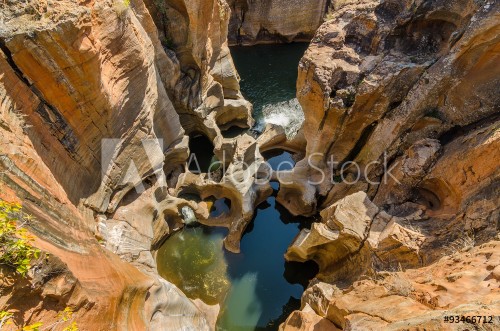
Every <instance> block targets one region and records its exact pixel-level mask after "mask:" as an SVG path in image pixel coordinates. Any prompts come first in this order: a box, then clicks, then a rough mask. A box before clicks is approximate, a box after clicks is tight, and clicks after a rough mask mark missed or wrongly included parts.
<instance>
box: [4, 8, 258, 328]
mask: <svg viewBox="0 0 500 331" xmlns="http://www.w3.org/2000/svg"><path fill="white" fill-rule="evenodd" d="M146 4H147V5H150V3H148V2H146ZM146 4H145V3H144V2H143V1H135V0H133V1H130V4H129V2H122V1H118V0H117V1H57V2H56V3H54V4H47V3H46V2H38V1H28V2H26V3H22V4H21V3H18V2H15V1H14V2H13V1H9V2H7V3H4V4H2V12H1V14H0V15H1V19H2V26H1V31H0V46H1V52H0V55H1V56H0V100H1V101H0V102H1V103H0V107H1V108H0V133H1V134H0V185H1V189H0V198H1V199H6V200H11V201H14V200H15V201H20V202H21V203H22V204H23V206H24V208H25V210H26V211H27V212H29V213H31V214H33V215H34V216H35V217H36V219H37V221H36V222H35V223H34V224H33V226H32V228H30V231H31V232H32V233H34V234H35V235H36V237H37V240H36V246H37V247H39V248H40V249H41V250H42V251H43V252H45V253H48V254H50V258H48V260H47V261H48V262H47V261H45V262H44V260H43V259H42V260H40V261H38V262H36V266H35V267H34V268H33V273H32V274H31V278H30V279H29V280H26V281H19V282H15V285H14V286H11V285H12V283H11V282H10V281H8V280H9V279H12V277H13V276H12V275H11V273H10V272H9V270H8V269H6V270H2V279H5V280H6V281H2V286H4V285H5V286H7V287H8V289H2V293H3V296H2V299H1V301H0V306H1V307H2V310H7V309H14V310H17V311H18V313H16V315H15V322H16V324H17V325H22V324H24V323H28V322H33V321H39V320H41V321H43V322H44V324H45V325H50V323H51V322H54V321H56V320H57V312H59V311H62V310H64V308H65V307H66V306H70V307H72V308H73V309H74V310H75V316H76V320H77V322H78V323H79V327H80V329H81V330H113V329H118V330H124V329H129V330H145V329H152V330H158V329H170V330H179V329H182V328H190V329H195V330H209V329H213V328H214V323H215V319H216V315H217V311H218V308H217V307H206V306H205V305H204V304H202V303H199V302H197V303H196V304H195V303H194V302H192V301H191V300H189V299H188V298H187V297H185V295H184V294H183V293H182V292H181V291H179V290H178V289H177V288H176V287H175V286H174V285H172V284H170V283H168V282H166V281H165V280H163V279H161V278H160V277H159V276H158V274H157V272H156V263H155V260H154V257H153V251H154V249H157V248H158V245H159V243H161V242H162V240H164V239H165V237H166V236H167V235H168V234H169V232H170V231H172V228H170V226H172V225H173V224H174V223H175V222H172V223H171V224H170V225H169V223H168V222H167V219H170V218H171V217H177V218H179V219H180V216H179V215H178V210H177V207H178V204H179V203H181V202H182V203H184V204H187V202H186V201H181V202H180V200H179V199H177V198H175V197H172V196H170V195H169V192H167V190H165V191H162V190H156V188H157V186H154V185H155V184H151V180H152V178H155V179H156V178H160V179H159V181H161V179H162V178H163V179H165V178H166V177H167V175H168V174H169V173H171V172H175V171H177V170H178V168H179V167H181V168H182V167H184V164H185V161H186V158H187V157H188V148H187V142H188V138H187V137H185V130H184V128H183V127H182V126H181V122H183V124H185V128H186V130H188V133H189V132H190V131H191V130H194V129H196V128H202V129H203V132H204V133H205V134H206V135H207V136H209V137H211V138H212V139H215V140H216V138H217V137H218V139H219V140H220V141H219V143H218V145H217V151H221V150H222V145H223V142H222V135H221V129H220V128H219V125H220V126H224V125H233V124H235V123H236V125H239V126H243V127H245V126H248V125H249V124H251V123H252V119H251V117H250V116H249V112H250V110H251V105H250V104H249V103H248V102H247V101H246V100H245V99H244V98H243V97H242V96H241V94H240V92H239V84H238V79H239V78H238V76H237V73H236V71H235V69H234V65H233V64H232V59H231V57H230V55H229V52H228V48H227V42H226V34H227V20H228V19H229V17H227V18H226V17H225V16H224V15H225V14H224V12H225V10H226V9H227V8H226V7H227V5H225V3H224V2H221V1H197V2H195V3H193V2H186V3H185V4H184V5H185V8H184V9H186V10H187V12H186V11H184V10H182V9H180V16H175V15H173V14H174V13H173V12H170V14H172V16H171V17H170V22H171V23H172V22H176V24H177V26H178V27H180V28H182V26H183V22H188V23H189V24H188V25H187V27H189V28H188V29H187V30H186V31H181V32H182V33H179V34H177V36H178V37H179V38H181V37H182V38H185V39H184V41H182V42H181V41H178V40H176V41H175V42H176V43H177V45H176V46H177V47H176V51H175V52H174V51H173V50H172V49H168V47H166V46H165V40H160V39H161V38H160V37H161V36H159V35H158V31H161V29H160V28H159V27H158V26H157V25H156V24H155V21H154V18H153V17H152V15H153V16H154V15H155V14H156V11H155V10H154V9H155V8H152V7H147V6H146ZM172 5H173V6H175V7H176V8H177V9H179V6H178V5H179V4H178V3H177V2H175V1H172ZM200 10H202V11H203V12H204V13H208V12H210V13H211V14H212V15H207V16H203V17H200V16H199V15H198V12H199V11H200ZM155 18H156V16H155ZM207 31H208V33H207ZM162 41H163V42H164V44H162ZM170 46H171V47H172V45H170ZM176 52H177V53H176ZM227 104H229V105H227ZM226 106H227V107H230V109H233V108H237V109H238V111H234V113H236V115H232V114H229V115H228V114H224V112H225V111H226V110H227V109H224V107H226ZM231 107H233V108H231ZM179 114H181V115H179ZM184 115H186V116H187V117H186V116H184ZM222 115H223V116H222ZM219 117H220V118H219ZM189 118H193V119H195V120H194V121H193V123H194V124H195V125H194V126H191V125H189V123H190V120H189ZM186 123H187V124H186ZM108 138H112V139H116V141H117V143H111V144H108V145H107V144H106V139H108ZM144 141H152V142H153V143H152V144H151V145H144ZM131 161H133V164H134V166H135V170H136V175H134V176H132V177H130V176H129V177H127V176H128V175H127V174H128V172H127V168H128V166H129V164H131ZM125 179H127V180H126V181H125ZM124 183H125V184H124ZM142 184H144V185H145V187H144V186H143V187H144V191H142V192H139V193H137V191H136V187H137V185H141V186H142ZM170 193H171V192H170ZM194 207H197V206H194ZM246 208H251V206H250V207H246ZM249 217H251V215H250V216H249ZM178 222H180V220H178ZM40 268H41V269H40ZM37 270H42V271H43V272H44V273H40V272H38V271H37ZM37 272H38V274H37ZM45 273H46V274H45ZM41 275H43V277H42V276H41ZM19 284H20V285H19ZM23 284H24V285H23ZM21 285H23V286H21ZM29 288H31V290H28V289H29ZM4 290H5V292H4ZM4 294H5V295H4Z"/></svg>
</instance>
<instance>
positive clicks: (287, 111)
mask: <svg viewBox="0 0 500 331" xmlns="http://www.w3.org/2000/svg"><path fill="white" fill-rule="evenodd" d="M268 123H270V124H275V125H279V126H281V127H283V128H284V129H285V133H286V136H287V137H288V138H289V139H291V138H293V137H294V136H295V135H296V134H297V132H298V131H299V129H300V127H301V126H302V123H304V112H303V111H302V107H301V106H300V104H299V101H298V100H297V98H294V99H291V100H288V101H283V102H277V103H273V104H267V105H264V106H263V107H262V117H261V118H259V119H257V124H256V126H255V129H256V130H257V131H259V132H262V131H263V130H264V128H265V126H266V124H268Z"/></svg>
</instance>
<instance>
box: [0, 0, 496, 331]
mask: <svg viewBox="0 0 500 331" xmlns="http://www.w3.org/2000/svg"><path fill="white" fill-rule="evenodd" d="M0 8H1V11H0V22H1V23H0V185H1V189H0V198H1V199H5V200H9V201H20V202H22V204H23V206H24V208H25V210H26V211H27V212H28V213H31V214H33V215H34V216H35V217H36V221H34V222H33V223H32V224H31V225H30V227H29V231H30V232H31V233H33V234H34V235H35V236H36V241H35V245H36V247H38V248H39V249H41V250H42V252H43V254H42V256H41V257H40V258H39V259H38V260H36V261H35V262H34V263H33V268H32V269H31V272H30V275H29V277H28V278H26V279H24V278H23V279H21V278H19V277H18V276H16V275H15V274H14V273H13V272H12V270H11V269H10V268H8V267H4V266H2V267H1V268H0V290H1V291H2V297H1V298H0V307H2V310H3V309H15V310H16V311H17V313H16V316H15V323H16V324H17V325H18V326H21V325H22V324H24V323H28V322H32V321H37V320H42V321H44V322H45V323H47V324H50V323H51V322H53V321H56V320H57V318H58V317H57V312H58V311H61V310H63V309H64V308H65V307H67V306H70V307H72V308H73V309H74V310H75V316H76V318H77V320H78V321H79V324H80V326H81V329H82V330H115V329H116V330H125V329H130V330H147V329H149V330H159V329H162V330H180V329H189V330H210V329H214V328H215V325H214V324H215V320H216V315H217V313H218V309H219V308H218V307H217V306H208V305H206V304H204V303H203V302H201V301H200V300H191V299H188V298H187V297H186V296H185V295H184V294H183V293H182V292H181V291H180V290H179V289H177V288H176V287H175V286H174V285H173V284H170V283H169V282H167V281H165V280H164V279H162V278H161V277H159V276H158V273H157V269H156V262H155V252H156V250H157V249H158V248H159V247H160V246H161V244H162V243H163V242H164V240H165V239H166V238H167V237H168V235H169V234H170V233H172V232H173V231H175V230H178V229H179V228H181V227H182V226H183V219H182V213H181V210H182V209H183V208H185V210H192V211H193V213H194V215H195V216H196V218H197V219H198V220H199V221H200V222H201V223H203V224H207V225H214V226H224V227H227V228H228V229H229V234H228V236H227V237H226V238H225V240H224V244H225V247H226V248H227V249H228V250H230V251H233V252H238V251H239V241H240V238H241V235H242V234H243V232H244V230H245V228H246V227H247V225H248V224H249V222H250V221H251V219H252V215H253V212H254V209H255V207H256V205H258V204H259V203H260V202H262V201H264V200H265V199H266V198H267V197H268V196H269V195H270V194H271V188H270V186H269V185H268V184H267V183H266V182H265V181H262V179H265V178H268V177H269V176H270V172H269V169H267V167H266V166H265V165H264V159H263V157H262V155H261V152H264V151H268V150H272V149H283V150H288V151H291V152H293V153H295V157H302V160H301V161H299V162H298V163H297V164H296V166H295V168H294V169H293V170H291V171H282V172H280V173H279V174H275V175H274V177H272V178H273V179H276V180H279V181H280V190H279V193H278V196H277V201H278V202H279V203H280V204H282V205H283V206H285V207H286V208H287V209H288V210H290V211H291V212H292V213H293V214H296V215H305V216H313V215H318V214H319V215H320V218H319V219H318V221H317V222H315V223H313V225H312V226H311V229H304V230H302V231H301V232H300V234H299V235H298V236H297V238H296V239H295V240H294V242H293V243H292V244H291V246H290V248H289V249H288V251H287V253H286V258H287V259H288V260H290V261H306V260H314V261H316V262H317V264H318V265H319V268H320V269H319V273H318V275H317V276H316V279H315V280H313V281H312V282H311V283H310V286H309V288H308V289H307V290H306V292H305V293H304V296H303V298H302V306H301V310H300V311H295V312H293V313H292V314H291V315H290V317H289V318H288V320H287V321H286V322H285V323H284V324H283V325H281V327H280V329H281V330H314V329H316V330H318V329H320V330H337V329H347V330H359V329H388V330H401V329H408V328H413V327H415V328H416V327H424V328H428V329H442V328H446V327H448V325H444V324H443V316H445V315H448V314H451V315H467V314H475V315H477V313H478V312H480V315H496V316H498V315H499V310H500V308H499V306H498V297H499V293H498V281H499V280H500V278H499V277H500V276H499V274H500V272H499V270H498V269H499V268H498V264H499V256H498V248H499V247H498V229H499V226H498V221H499V218H500V216H499V210H498V206H499V205H500V194H499V193H500V192H499V188H500V185H499V180H500V172H499V169H500V167H498V163H499V160H500V152H499V151H500V148H499V147H500V146H499V145H500V132H499V128H498V126H499V105H500V99H499V98H500V93H499V92H500V90H499V86H500V82H499V77H500V75H499V73H500V67H499V66H498V63H499V62H500V59H499V54H500V52H499V51H500V23H499V22H500V3H499V2H498V1H490V0H479V1H475V0H453V1H445V0H436V1H424V0H403V1H400V0H347V1H333V2H331V1H326V0H318V1H314V0H306V1H278V0H271V1H240V0H227V1H226V0H196V1H194V0H144V1H141V0H131V1H128V0H95V1H85V0H79V1H75V0H60V1H37V0H26V1H23V2H19V1H16V0H6V1H3V3H1V4H0ZM328 8H329V9H330V10H331V13H330V14H329V15H328V21H327V22H325V23H324V24H322V25H321V26H320V27H319V29H318V30H317V31H315V30H316V29H317V28H318V26H319V25H320V23H321V22H322V20H323V18H324V16H325V13H326V11H327V9H328ZM283 18H287V19H286V20H284V19H283ZM228 35H229V38H230V40H229V42H230V43H234V44H236V43H243V44H255V43H264V42H277V41H280V42H282V41H283V42H290V41H301V40H309V39H311V37H312V43H311V45H310V47H309V49H308V51H307V52H306V54H305V55H304V57H303V59H302V60H301V62H300V65H299V78H298V82H297V89H298V91H297V98H298V100H299V102H300V104H301V106H302V108H303V110H304V113H305V122H304V125H303V127H302V129H301V130H300V132H298V133H297V134H296V135H295V136H294V138H293V139H291V140H290V139H288V137H287V134H286V132H285V130H284V129H283V128H280V127H277V126H273V125H268V126H267V127H266V130H265V131H264V133H263V134H262V135H261V136H260V137H258V138H257V139H256V138H254V137H252V136H251V135H249V134H247V133H246V132H245V131H246V129H247V128H249V127H251V126H252V125H253V119H252V117H251V111H252V106H251V104H250V103H249V102H248V101H247V100H245V99H244V97H243V96H242V94H241V92H240V86H239V77H238V74H237V72H236V69H235V67H234V64H233V61H232V59H231V56H230V52H229V49H228V43H229V42H228V39H227V36H228ZM313 35H314V36H313ZM235 128H237V130H240V131H239V134H237V135H236V137H234V136H232V135H231V134H228V132H229V131H232V130H233V129H235ZM197 135H202V136H205V137H207V138H208V139H209V140H210V141H211V142H212V143H213V153H214V160H219V162H218V163H219V166H220V167H219V168H218V169H217V170H216V171H213V172H212V171H208V172H207V173H196V172H195V171H190V170H189V168H188V166H187V161H188V159H189V157H190V145H189V142H190V139H191V138H194V137H195V136H197ZM190 196H191V197H192V196H195V197H196V198H190ZM212 198H215V199H219V198H227V199H229V200H230V202H231V206H230V210H229V212H228V213H227V214H223V215H221V216H219V217H216V218H210V217H209V208H208V202H207V200H209V199H212ZM188 207H189V208H188ZM186 208H188V209H186ZM443 256H444V257H443Z"/></svg>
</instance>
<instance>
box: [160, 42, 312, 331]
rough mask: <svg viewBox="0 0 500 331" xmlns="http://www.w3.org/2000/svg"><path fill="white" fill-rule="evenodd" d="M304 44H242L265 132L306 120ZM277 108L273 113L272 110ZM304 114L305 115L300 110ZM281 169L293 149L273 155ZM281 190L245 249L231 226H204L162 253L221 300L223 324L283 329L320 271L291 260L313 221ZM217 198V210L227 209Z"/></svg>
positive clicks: (168, 273)
mask: <svg viewBox="0 0 500 331" xmlns="http://www.w3.org/2000/svg"><path fill="white" fill-rule="evenodd" d="M305 49H306V46H305V45H302V44H291V45H273V46H267V45H266V46H253V47H249V48H243V47H236V48H233V49H232V50H231V53H232V55H233V58H234V61H235V64H236V67H237V69H238V72H239V73H240V76H241V78H242V81H241V89H242V92H243V94H244V95H245V97H246V98H247V99H248V100H250V101H251V102H252V103H253V104H254V116H255V117H256V119H257V123H258V124H257V128H256V129H257V130H258V129H259V128H262V127H263V126H264V123H265V122H272V121H276V122H279V121H281V122H280V123H276V124H284V125H288V129H289V130H291V131H293V130H295V129H294V128H292V129H290V127H291V126H294V125H295V126H297V125H300V121H301V110H300V106H298V107H299V108H297V105H296V104H295V101H294V97H295V81H296V78H297V66H298V62H299V60H300V57H301V56H302V54H303V52H304V51H305ZM270 109H271V111H270ZM297 113H298V114H297ZM265 156H266V157H267V159H268V162H269V164H270V165H271V166H272V167H273V168H274V169H276V168H277V167H278V165H279V164H280V163H282V162H285V163H283V165H282V166H281V167H280V169H281V170H285V169H286V168H287V167H288V168H291V167H292V166H293V164H294V162H293V160H292V157H291V155H290V154H289V153H287V152H279V153H275V154H271V155H265ZM272 185H273V188H274V189H275V192H274V194H273V196H271V197H269V198H268V199H267V201H266V202H264V203H262V204H261V205H260V206H258V208H257V210H256V212H255V216H254V219H253V221H252V222H251V223H250V225H249V226H248V228H247V230H246V231H245V233H244V235H243V238H242V240H241V253H240V254H233V253H230V252H228V251H226V250H224V249H223V244H222V240H223V238H224V236H225V235H226V234H227V230H226V229H223V228H209V227H205V226H201V225H197V226H189V227H185V228H184V229H183V230H181V231H180V232H178V233H175V234H174V235H172V236H171V237H170V238H169V239H168V240H167V241H166V242H165V244H164V245H163V246H162V247H161V249H160V250H159V252H158V258H157V262H158V270H159V273H160V275H162V276H163V277H164V278H165V279H167V280H169V281H171V282H172V283H174V284H176V285H177V286H178V287H179V288H180V289H181V290H183V292H184V293H186V295H187V296H188V297H190V298H200V299H202V300H203V301H205V302H206V303H208V304H216V303H219V304H220V305H221V314H220V315H219V320H218V323H217V328H218V330H220V331H222V330H227V331H247V330H248V331H253V330H277V329H278V327H279V324H280V323H282V322H283V321H284V320H285V319H286V317H287V316H288V315H289V314H290V312H291V311H293V310H294V309H298V308H300V297H301V295H302V292H303V291H304V287H305V286H306V285H307V282H308V280H309V279H311V278H312V277H313V276H314V275H315V273H316V272H317V266H316V265H315V264H314V263H310V264H309V263H308V264H300V263H287V262H285V259H284V257H283V255H284V253H285V252H286V249H287V247H288V246H289V245H290V244H291V242H292V240H293V239H294V237H295V236H296V235H297V233H298V232H299V231H300V229H301V228H302V227H308V226H310V220H308V219H304V218H300V217H293V216H292V215H290V214H289V213H288V212H287V211H286V210H285V209H284V208H283V207H281V206H280V205H279V204H277V203H276V199H275V195H276V193H277V191H276V190H277V189H278V184H277V183H272ZM227 208H228V206H227V204H225V203H224V201H222V200H220V201H216V202H215V204H214V207H213V210H212V215H213V216H215V215H219V214H220V213H223V212H225V211H227Z"/></svg>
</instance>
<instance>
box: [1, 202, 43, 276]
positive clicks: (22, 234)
mask: <svg viewBox="0 0 500 331" xmlns="http://www.w3.org/2000/svg"><path fill="white" fill-rule="evenodd" d="M32 220H33V217H32V216H31V215H28V214H25V213H23V211H22V207H21V205H20V204H18V203H11V202H7V201H4V200H0V264H3V265H7V266H10V267H12V268H15V270H16V272H17V273H19V274H20V275H21V276H23V277H26V274H27V273H28V271H29V269H30V268H31V260H32V259H36V258H38V256H39V255H40V250H38V249H37V248H34V247H33V246H32V243H33V241H34V237H33V236H32V235H30V234H29V233H28V231H27V230H26V228H25V227H24V226H26V225H27V224H29V223H30V222H31V221H32Z"/></svg>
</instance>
